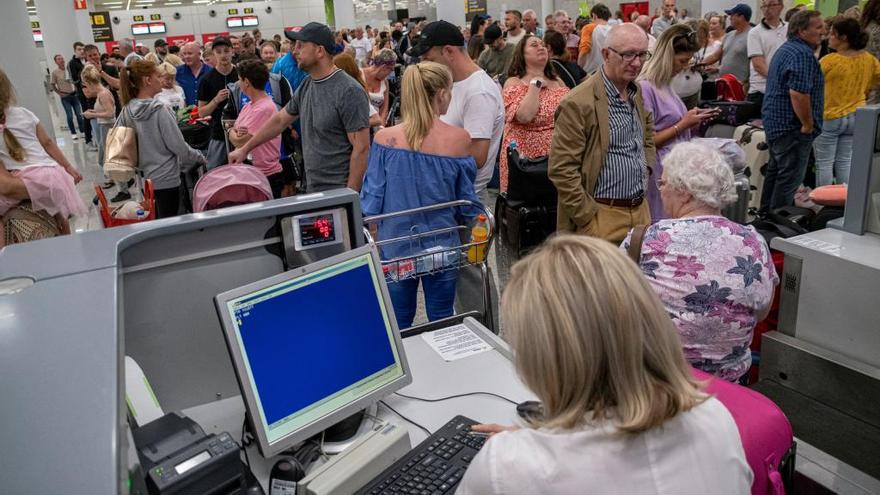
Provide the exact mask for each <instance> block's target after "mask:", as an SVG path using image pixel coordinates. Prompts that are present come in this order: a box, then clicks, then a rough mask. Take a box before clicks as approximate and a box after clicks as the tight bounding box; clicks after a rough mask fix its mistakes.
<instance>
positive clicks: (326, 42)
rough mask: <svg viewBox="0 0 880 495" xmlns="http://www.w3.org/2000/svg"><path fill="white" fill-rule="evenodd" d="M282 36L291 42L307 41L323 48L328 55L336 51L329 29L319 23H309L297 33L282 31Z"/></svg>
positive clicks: (334, 40)
mask: <svg viewBox="0 0 880 495" xmlns="http://www.w3.org/2000/svg"><path fill="white" fill-rule="evenodd" d="M284 35H285V36H287V38H288V39H291V40H293V41H307V42H309V43H314V44H316V45H319V46H323V47H324V49H325V50H327V53H330V54H332V53H333V52H334V51H335V49H336V38H334V37H333V33H332V32H331V31H330V28H329V27H327V26H326V25H324V24H321V23H320V22H310V23H308V24H306V25H305V26H303V27H302V29H300V30H298V31H284Z"/></svg>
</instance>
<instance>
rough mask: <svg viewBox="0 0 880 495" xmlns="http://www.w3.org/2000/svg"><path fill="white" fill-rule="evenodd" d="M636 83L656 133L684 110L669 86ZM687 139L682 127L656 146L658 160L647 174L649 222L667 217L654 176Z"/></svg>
mask: <svg viewBox="0 0 880 495" xmlns="http://www.w3.org/2000/svg"><path fill="white" fill-rule="evenodd" d="M639 85H640V86H641V88H642V99H643V100H644V101H645V111H646V112H649V113H652V114H654V133H655V134H656V133H658V132H660V131H662V130H664V129H668V128H670V127H672V126H673V125H675V124H676V123H678V121H679V120H681V118H682V117H684V114H686V113H687V108H686V107H685V106H684V102H682V101H681V98H679V97H678V95H677V94H675V92H674V91H672V87H671V86H666V87H665V88H658V87H656V86H654V83H652V82H651V81H646V80H641V81H639ZM690 140H691V131H690V129H685V130H682V131H681V134H679V135H678V136H675V137H674V138H672V139H670V140H669V141H667V142H666V144H664V145H663V146H658V147H657V163H656V164H655V165H654V170H653V172H652V173H651V176H650V177H648V205H649V206H650V207H651V221H654V222H656V221H657V220H662V219H664V218H666V217H667V216H668V215H666V211H665V210H664V209H663V202H662V201H661V200H660V191H659V190H658V189H657V179H659V178H660V176H661V175H663V157H664V156H666V153H669V150H670V149H671V148H672V147H673V146H675V145H676V144H678V143H682V142H685V141H690Z"/></svg>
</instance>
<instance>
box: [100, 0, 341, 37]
mask: <svg viewBox="0 0 880 495" xmlns="http://www.w3.org/2000/svg"><path fill="white" fill-rule="evenodd" d="M245 7H253V9H254V15H256V16H258V17H259V19H260V25H259V26H258V27H259V28H260V31H262V32H263V37H264V38H271V37H272V35H274V34H281V33H282V32H283V31H284V28H285V27H287V26H302V25H304V24H306V23H309V22H312V21H314V22H322V23H325V22H327V19H326V15H325V13H324V1H323V0H302V1H298V2H295V3H294V2H290V1H279V0H272V1H269V2H242V3H234V2H230V3H216V4H214V5H212V6H210V7H206V6H204V5H193V6H178V7H163V8H148V9H137V10H111V11H110V17H111V19H112V18H114V17H118V18H119V24H112V26H113V37H114V38H115V39H116V40H120V39H122V38H130V37H132V34H131V25H132V24H133V23H134V21H133V16H135V15H143V16H144V18H145V19H146V20H145V21H144V22H147V21H148V20H149V19H150V14H160V15H161V16H162V22H164V23H165V27H166V29H167V30H168V32H167V33H165V34H164V35H161V36H158V35H146V36H136V37H135V39H136V40H137V41H138V42H140V43H143V44H144V45H146V46H148V47H150V48H152V46H153V42H154V41H155V40H156V39H158V38H159V37H162V38H164V37H166V36H182V35H186V34H192V35H195V37H196V40H197V41H201V35H202V33H219V32H224V31H229V32H230V33H233V34H235V33H242V32H244V31H249V30H251V29H253V28H241V29H232V30H230V29H229V28H227V27H226V18H227V17H229V14H228V13H227V10H228V9H238V14H237V15H245V14H244V8H245ZM266 7H271V8H272V13H271V14H267V13H266ZM211 10H213V11H215V12H216V16H214V17H211V16H210V14H209V13H210V11H211ZM175 12H177V13H180V19H174V13H175ZM247 15H250V14H247Z"/></svg>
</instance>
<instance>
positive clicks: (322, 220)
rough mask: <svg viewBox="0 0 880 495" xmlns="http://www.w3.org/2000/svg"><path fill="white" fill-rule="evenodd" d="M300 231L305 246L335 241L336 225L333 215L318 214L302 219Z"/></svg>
mask: <svg viewBox="0 0 880 495" xmlns="http://www.w3.org/2000/svg"><path fill="white" fill-rule="evenodd" d="M299 233H300V240H301V242H302V245H303V246H311V245H314V244H321V243H323V242H331V241H335V240H336V226H335V225H334V224H333V215H316V216H314V217H308V218H302V219H300V221H299Z"/></svg>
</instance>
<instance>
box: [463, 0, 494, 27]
mask: <svg viewBox="0 0 880 495" xmlns="http://www.w3.org/2000/svg"><path fill="white" fill-rule="evenodd" d="M464 9H465V10H464V12H465V18H466V19H467V20H468V22H470V21H472V20H473V19H474V17H475V16H476V15H477V14H485V13H486V12H488V8H487V7H486V0H465V4H464Z"/></svg>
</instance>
